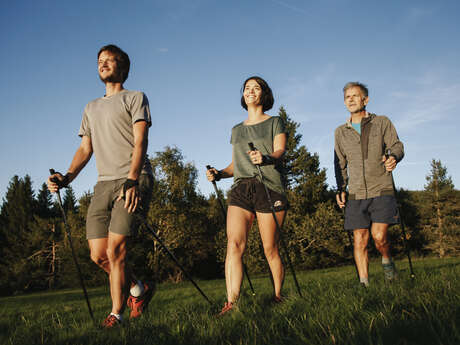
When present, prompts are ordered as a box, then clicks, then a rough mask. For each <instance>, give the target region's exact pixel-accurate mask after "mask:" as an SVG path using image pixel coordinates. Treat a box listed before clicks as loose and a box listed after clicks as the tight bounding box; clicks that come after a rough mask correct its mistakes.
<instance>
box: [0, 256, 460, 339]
mask: <svg viewBox="0 0 460 345" xmlns="http://www.w3.org/2000/svg"><path fill="white" fill-rule="evenodd" d="M397 265H398V268H399V270H400V279H399V281H398V282H396V283H393V284H390V285H388V284H385V283H384V281H383V274H382V269H381V267H380V265H379V263H378V262H375V263H372V264H371V276H370V279H371V287H370V288H369V289H363V288H360V287H359V286H358V284H357V282H356V277H355V272H354V268H353V266H348V267H340V268H333V269H326V270H317V271H314V272H297V275H298V279H299V282H300V284H301V288H302V292H303V295H304V298H300V297H298V295H297V293H296V290H295V289H294V285H293V282H292V278H291V276H290V275H289V272H288V274H287V276H286V285H285V290H284V293H285V295H286V296H287V299H286V302H285V303H283V304H280V305H273V304H272V303H270V298H271V288H270V280H269V279H268V278H267V277H264V276H260V277H252V280H253V283H254V287H255V290H256V296H252V295H251V294H249V293H248V289H246V288H245V291H246V293H245V294H244V295H243V296H242V297H241V299H240V303H239V310H238V311H235V312H232V313H231V315H228V316H225V317H222V318H215V314H216V313H217V312H218V310H219V309H220V307H221V306H222V304H223V302H224V301H225V288H224V284H225V283H224V281H223V280H214V281H200V282H199V285H200V287H201V288H202V289H203V290H204V291H205V293H206V294H207V295H208V296H209V297H210V299H211V300H213V301H215V305H214V306H210V305H209V304H208V303H207V302H206V301H205V300H204V299H203V298H202V296H201V295H199V294H198V293H197V292H196V290H195V289H194V287H193V286H192V285H191V284H190V283H183V284H179V285H173V284H162V285H160V286H159V287H158V291H157V293H156V295H155V296H154V298H153V300H152V302H151V305H150V307H149V309H150V310H149V312H148V313H147V314H145V315H143V316H142V317H141V318H140V319H137V320H134V321H132V322H126V323H125V324H124V326H123V327H120V328H117V329H112V330H101V329H99V328H96V327H94V325H93V324H92V322H91V320H90V318H89V316H88V312H87V309H86V305H85V302H84V299H83V295H82V293H81V290H80V289H74V290H63V291H57V292H56V291H55V292H46V293H37V294H30V295H23V296H15V297H8V298H1V299H0V309H1V312H0V344H2V345H3V344H21V345H28V344H132V345H134V344H187V345H191V344H200V345H201V344H353V345H355V344H392V345H393V344H417V345H422V344H427V345H428V344H429V345H433V344H443V345H446V344H456V345H458V344H460V279H459V276H460V258H450V259H444V260H440V259H424V260H417V261H415V262H414V266H415V273H416V279H415V280H414V281H411V279H410V278H409V272H408V267H407V262H406V261H402V262H397ZM89 293H90V297H91V303H92V307H93V309H94V312H95V316H96V319H97V320H98V322H100V321H101V320H102V319H103V318H105V316H106V315H107V314H108V312H109V311H110V299H109V297H108V291H107V288H105V287H104V288H96V289H90V290H89ZM125 315H127V313H125Z"/></svg>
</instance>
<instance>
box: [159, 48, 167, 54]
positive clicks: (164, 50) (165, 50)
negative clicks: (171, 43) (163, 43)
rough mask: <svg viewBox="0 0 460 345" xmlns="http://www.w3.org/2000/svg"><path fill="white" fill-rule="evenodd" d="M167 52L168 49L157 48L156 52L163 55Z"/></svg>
mask: <svg viewBox="0 0 460 345" xmlns="http://www.w3.org/2000/svg"><path fill="white" fill-rule="evenodd" d="M168 51H169V49H168V48H157V52H159V53H163V54H164V53H167V52H168Z"/></svg>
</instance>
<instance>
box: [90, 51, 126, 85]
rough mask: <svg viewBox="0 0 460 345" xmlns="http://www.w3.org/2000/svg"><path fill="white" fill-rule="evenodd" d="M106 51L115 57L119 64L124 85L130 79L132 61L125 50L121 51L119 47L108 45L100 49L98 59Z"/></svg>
mask: <svg viewBox="0 0 460 345" xmlns="http://www.w3.org/2000/svg"><path fill="white" fill-rule="evenodd" d="M104 51H108V52H110V53H112V54H113V55H114V56H115V59H116V60H117V62H118V64H117V67H118V70H119V73H120V78H121V82H122V83H124V82H125V81H126V79H128V74H129V66H130V61H129V56H128V54H126V53H125V52H124V51H123V50H121V48H119V47H117V46H116V45H114V44H108V45H106V46H103V47H102V48H101V49H99V53H97V58H98V59H99V55H101V53H102V52H104Z"/></svg>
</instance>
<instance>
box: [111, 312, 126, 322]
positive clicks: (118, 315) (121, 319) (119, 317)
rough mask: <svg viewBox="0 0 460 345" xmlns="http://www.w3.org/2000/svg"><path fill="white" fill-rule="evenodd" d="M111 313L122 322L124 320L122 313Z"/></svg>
mask: <svg viewBox="0 0 460 345" xmlns="http://www.w3.org/2000/svg"><path fill="white" fill-rule="evenodd" d="M110 315H113V316H115V317H116V318H117V319H118V321H120V322H121V321H123V316H121V315H120V314H115V313H110Z"/></svg>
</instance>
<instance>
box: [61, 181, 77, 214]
mask: <svg viewBox="0 0 460 345" xmlns="http://www.w3.org/2000/svg"><path fill="white" fill-rule="evenodd" d="M62 207H63V208H64V210H65V211H66V212H67V213H68V212H72V213H75V212H76V211H77V198H76V197H75V193H74V191H73V188H72V186H68V187H67V188H66V189H65V192H64V196H63V198H62Z"/></svg>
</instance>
